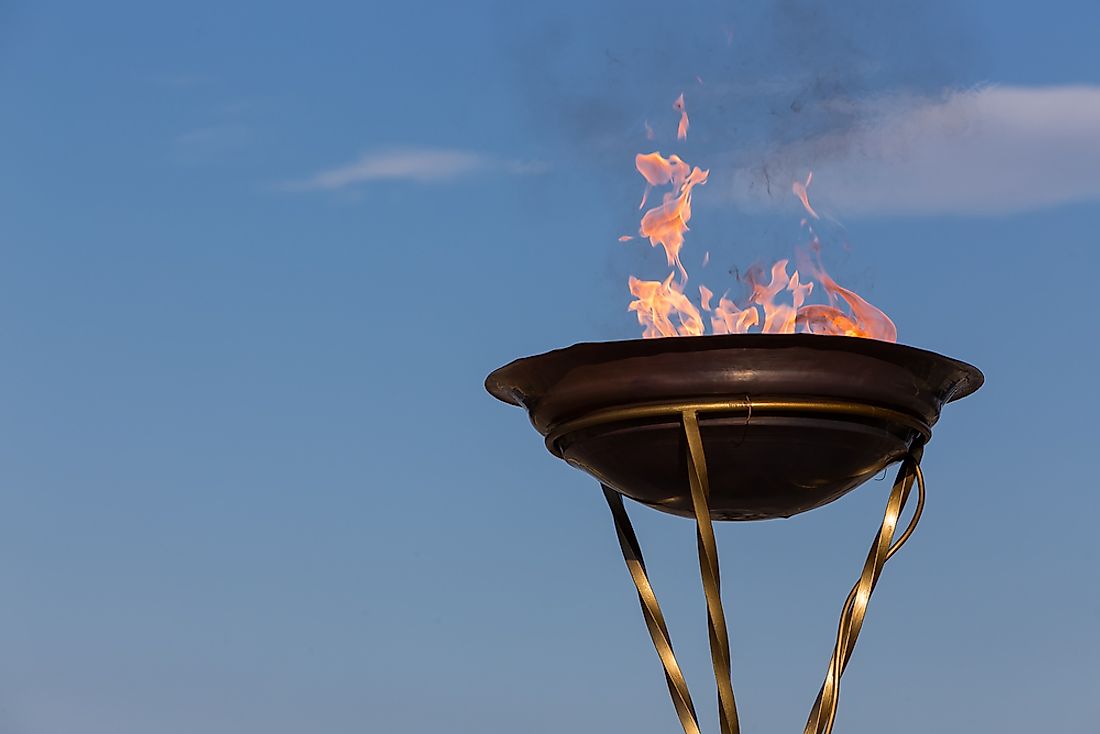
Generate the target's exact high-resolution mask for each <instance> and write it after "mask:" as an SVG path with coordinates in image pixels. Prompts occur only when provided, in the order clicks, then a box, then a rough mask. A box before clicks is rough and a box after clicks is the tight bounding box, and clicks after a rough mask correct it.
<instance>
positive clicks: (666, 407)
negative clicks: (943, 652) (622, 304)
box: [485, 334, 984, 734]
mask: <svg viewBox="0 0 1100 734" xmlns="http://www.w3.org/2000/svg"><path fill="white" fill-rule="evenodd" d="M983 379H984V378H983V376H982V373H981V372H980V371H979V370H978V369H976V368H975V367H972V366H971V365H968V364H965V363H963V362H959V361H957V360H953V359H949V358H947V357H943V356H941V355H938V354H935V353H932V352H928V351H924V350H921V349H916V348H913V347H908V346H904V345H900V344H894V343H889V342H884V341H877V340H873V339H865V338H857V337H845V336H822V335H813V334H736V335H721V336H699V337H679V338H669V339H641V340H631V341H620V342H602V343H586V344H577V345H574V346H572V347H568V348H566V349H560V350H556V351H552V352H548V353H546V354H541V355H538V356H534V357H527V358H524V359H519V360H516V361H515V362H512V363H511V364H508V365H506V366H504V367H501V368H500V369H498V370H496V371H495V372H493V373H492V374H490V375H489V377H488V379H487V380H486V383H485V385H486V388H487V389H488V391H489V392H490V393H491V394H492V395H493V396H494V397H496V398H498V399H500V400H503V401H504V402H507V403H511V404H514V405H518V406H522V407H524V408H526V409H527V411H528V413H529V414H530V418H531V421H532V423H533V424H534V426H535V428H536V429H537V430H538V431H539V433H541V434H542V435H543V436H544V437H545V439H546V446H547V448H548V449H549V451H550V452H551V453H552V454H554V455H555V456H558V457H560V458H562V459H564V460H565V461H567V462H568V463H569V464H571V465H573V466H576V467H578V468H580V469H583V470H584V471H585V472H587V473H588V474H590V475H592V476H593V477H594V478H595V479H596V480H597V481H599V482H600V484H601V486H602V488H603V492H604V496H605V498H606V500H607V502H608V505H609V507H610V509H611V513H612V517H613V520H614V522H615V527H616V531H617V534H618V538H619V544H620V547H621V549H622V551H623V556H624V558H625V560H626V563H627V567H628V570H629V571H630V574H631V577H632V579H633V581H634V583H635V586H636V588H637V591H638V595H639V599H640V602H641V606H642V612H643V615H644V617H645V620H646V625H647V628H648V629H649V632H650V635H651V637H652V639H653V643H654V645H655V647H656V648H657V652H658V655H659V657H660V659H661V663H662V666H663V667H664V672H665V677H666V682H667V683H668V688H669V692H670V693H671V695H672V700H673V704H674V706H675V708H676V713H677V716H678V718H679V720H680V723H681V725H682V726H683V728H684V731H685V733H686V734H697V732H698V731H699V725H698V720H697V716H696V712H695V708H694V704H693V702H692V700H691V696H690V694H689V692H688V689H687V685H686V683H685V681H684V676H683V674H682V671H681V670H680V667H679V664H678V663H677V661H676V658H675V655H674V654H673V650H672V644H671V641H670V639H669V635H668V630H667V627H666V625H665V622H664V617H663V615H662V613H661V609H660V606H659V604H658V603H657V599H656V596H655V595H654V593H653V590H652V587H651V586H650V583H649V579H648V577H647V575H646V571H645V563H644V560H643V558H642V554H641V549H640V547H639V545H638V541H637V538H636V536H635V534H634V531H633V528H632V527H631V524H630V519H629V517H628V515H627V513H626V509H625V506H624V504H623V497H624V496H625V497H629V498H630V499H633V500H636V501H637V502H640V503H642V504H644V505H648V506H650V507H653V508H655V509H657V510H661V511H663V512H669V513H672V514H676V515H682V516H687V517H691V518H694V520H695V521H696V524H697V529H698V539H699V563H700V571H701V575H702V581H703V588H704V593H705V596H706V601H707V615H708V626H709V631H710V642H711V656H712V658H713V663H714V672H715V677H716V680H717V688H718V704H719V705H718V712H719V722H720V727H721V730H722V734H737V733H738V732H739V724H738V720H737V710H736V704H735V701H734V696H733V687H732V681H731V675H730V653H729V638H728V633H727V630H726V622H725V616H724V613H723V610H722V601H721V595H720V592H721V589H720V582H719V570H718V552H717V546H716V545H715V541H714V531H713V521H714V520H762V519H769V518H780V517H790V516H792V515H795V514H798V513H800V512H805V511H807V510H812V509H814V508H816V507H820V506H822V505H824V504H827V503H829V502H832V501H834V500H836V499H838V498H839V497H841V496H843V495H844V494H846V493H847V492H850V491H851V490H853V489H854V488H856V487H858V486H859V485H860V484H862V483H863V482H865V481H867V479H869V478H871V477H873V476H875V475H876V474H878V473H880V472H882V471H883V470H884V469H885V468H886V467H887V466H889V465H891V464H893V463H896V462H900V468H899V470H898V474H897V478H896V479H895V481H894V483H893V485H892V487H891V491H890V496H889V498H888V500H887V507H886V512H885V515H884V518H883V522H882V524H881V525H880V527H879V530H878V532H877V534H876V536H875V538H874V541H873V543H872V546H871V549H870V552H869V553H868V556H867V560H866V562H865V563H864V567H863V570H862V572H861V574H860V577H859V580H858V581H857V582H856V584H855V585H854V586H853V588H852V590H851V593H849V595H848V598H847V600H846V601H845V603H844V605H843V607H842V611H841V618H840V624H839V627H838V631H837V639H836V644H835V646H834V649H833V654H832V657H831V659H830V661H829V666H828V670H827V672H826V676H825V680H824V683H823V684H822V686H821V689H820V691H819V693H818V696H817V699H816V700H815V702H814V704H813V706H812V708H811V712H810V716H809V719H808V721H807V724H806V728H805V734H828V733H829V732H831V731H832V728H833V725H834V722H835V718H836V712H837V701H838V697H839V692H840V679H841V675H842V674H843V672H844V668H845V666H846V665H847V663H848V660H849V658H850V657H851V654H852V650H853V648H854V646H855V642H856V639H857V638H858V636H859V631H860V629H861V627H862V624H863V619H864V615H865V613H866V609H867V603H868V601H869V599H870V596H871V592H872V591H873V590H874V587H875V584H876V582H877V581H878V578H879V576H880V574H881V573H882V568H883V566H884V564H885V563H886V561H887V560H888V559H889V558H890V556H892V555H893V553H894V552H895V551H897V549H898V548H900V547H901V545H902V544H903V543H904V542H905V541H906V540H907V539H908V538H909V535H910V534H911V533H912V531H913V528H914V527H915V526H916V523H917V521H918V520H919V519H920V514H921V511H922V509H923V506H924V477H923V474H922V473H921V469H920V460H921V456H922V453H923V449H924V445H925V444H926V443H927V442H928V440H929V439H930V438H931V427H932V425H933V424H934V423H935V422H936V421H937V419H938V418H939V415H940V410H941V409H942V407H943V406H944V404H945V403H948V402H950V401H953V400H958V399H960V398H963V397H965V396H967V395H969V394H971V393H972V392H974V391H975V390H977V389H978V388H979V387H980V386H981V384H982V382H983ZM914 485H915V486H916V488H917V503H916V508H915V510H914V512H913V513H912V516H911V518H910V520H909V522H908V524H907V526H906V527H905V529H904V530H901V531H900V532H899V529H898V521H899V518H900V516H901V513H902V510H903V509H904V507H905V505H906V503H907V501H908V500H909V498H910V495H911V493H912V489H913V487H914Z"/></svg>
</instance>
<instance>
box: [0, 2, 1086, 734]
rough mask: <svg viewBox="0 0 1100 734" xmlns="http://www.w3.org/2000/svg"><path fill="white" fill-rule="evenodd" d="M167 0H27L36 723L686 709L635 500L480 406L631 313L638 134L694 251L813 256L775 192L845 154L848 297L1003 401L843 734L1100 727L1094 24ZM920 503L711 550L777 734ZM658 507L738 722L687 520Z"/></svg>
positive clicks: (737, 649) (3, 319)
mask: <svg viewBox="0 0 1100 734" xmlns="http://www.w3.org/2000/svg"><path fill="white" fill-rule="evenodd" d="M155 5H156V4H149V3H137V2H128V3H127V2H107V3H98V4H94V5H91V4H86V3H73V2H49V1H48V0H43V1H42V2H35V3H18V2H16V3H9V4H5V5H3V6H0V88H2V89H3V93H4V105H3V107H4V110H5V113H4V114H3V115H0V160H2V161H3V166H2V167H0V201H2V202H3V206H2V210H0V211H2V216H0V252H2V253H3V259H2V261H0V335H2V339H3V341H2V343H3V355H4V358H3V359H2V360H0V380H2V384H3V385H5V386H6V388H5V389H3V390H0V416H2V419H0V466H3V468H4V471H3V474H2V475H0V476H2V478H3V482H2V485H0V486H2V490H0V502H2V508H3V511H2V512H0V558H2V559H3V560H2V561H0V584H2V588H3V590H4V594H3V597H4V602H3V604H0V731H2V732H5V733H7V732H12V733H14V734H68V733H69V732H84V733H87V734H99V733H100V732H102V733H104V734H106V733H108V732H109V733H110V734H129V733H131V732H132V733H134V734H138V733H140V734H149V733H150V732H157V733H158V734H159V733H164V734H170V733H175V732H181V733H182V732H188V733H190V732H195V731H202V732H205V733H207V734H220V733H222V732H226V733H228V732H242V731H264V732H268V733H269V734H283V733H286V734H291V733H298V732H307V731H308V732H325V733H327V734H337V733H340V732H363V731H368V732H409V733H412V734H416V733H418V732H429V731H438V730H440V729H443V728H446V729H447V730H449V731H454V732H470V733H471V734H473V733H475V732H476V733H477V734H493V733H497V732H499V733H501V734H504V733H505V732H507V733H509V734H511V733H512V732H532V733H535V734H538V733H542V732H546V733H549V732H560V731H580V732H595V731H633V732H638V733H639V734H648V733H649V732H653V733H654V734H656V733H657V732H668V731H675V729H676V726H677V724H676V721H675V717H674V713H673V710H672V706H671V704H670V703H669V701H668V700H667V696H666V693H665V690H664V685H663V682H662V680H661V675H660V669H659V666H658V663H657V661H656V659H655V656H654V654H653V652H652V650H651V648H650V646H649V643H648V640H647V639H646V634H645V629H644V626H643V623H642V620H641V617H640V614H639V612H638V609H637V604H636V600H635V598H634V594H633V592H632V590H631V587H630V584H629V581H628V578H627V576H626V573H625V571H624V569H623V568H622V560H621V558H620V557H619V556H618V550H617V548H616V546H615V539H614V535H613V532H612V529H611V526H610V520H609V518H608V517H607V511H606V508H605V507H603V506H602V502H603V500H602V498H601V497H600V496H599V492H598V490H597V487H596V486H595V485H594V483H593V482H592V481H591V480H589V479H587V478H586V477H584V476H582V475H580V474H579V473H577V472H575V471H573V470H571V469H569V468H568V467H567V466H565V465H564V464H562V463H560V462H558V461H556V460H554V459H552V458H551V457H550V456H548V455H547V454H546V453H545V451H544V449H543V448H542V445H541V442H540V440H539V439H538V437H537V436H536V435H535V433H534V432H533V431H532V430H531V429H530V426H529V425H528V423H527V421H526V419H525V418H524V417H523V416H522V415H521V414H520V413H519V412H518V411H516V410H514V409H510V408H508V407H506V406H503V405H500V404H497V403H495V402H494V401H492V400H491V399H490V398H489V397H488V396H487V395H486V394H485V393H484V391H483V390H482V387H481V382H482V380H483V379H484V376H485V375H486V374H487V373H488V372H489V371H490V370H491V369H493V368H495V367H497V366H499V365H500V364H503V363H504V362H507V361H509V360H511V359H513V358H515V357H517V356H522V355H526V354H531V353H535V352H540V351H544V350H546V349H550V348H554V347H559V346H564V345H568V344H570V343H573V342H577V341H584V340H593V339H613V338H630V337H634V336H636V335H637V334H638V333H639V329H638V326H637V324H636V323H633V322H632V320H631V315H630V314H628V313H627V312H626V304H627V300H628V298H627V294H626V287H625V282H626V277H627V275H628V274H629V273H631V272H637V273H640V274H644V275H647V276H650V277H656V276H663V275H664V272H661V271H662V268H663V263H662V260H661V256H660V255H659V253H654V252H652V251H650V250H649V248H648V247H646V246H644V245H640V244H638V243H637V242H635V243H633V245H632V246H623V245H620V244H619V243H618V242H616V237H617V236H618V235H620V234H622V233H624V232H627V231H630V230H631V229H633V228H634V227H636V225H637V216H638V214H637V210H636V206H637V197H638V196H639V194H640V193H641V189H642V186H641V183H642V181H641V178H640V177H639V176H638V175H637V174H636V173H635V172H634V171H633V170H632V161H633V154H634V153H635V152H638V151H640V150H643V149H645V148H646V146H648V145H651V144H650V143H648V142H647V141H646V140H645V139H644V134H643V131H644V123H645V122H646V121H647V120H648V121H650V122H651V123H652V124H654V126H655V127H657V128H658V133H659V135H663V137H659V138H658V140H656V141H654V143H653V144H652V145H653V146H654V147H657V148H658V149H660V150H662V152H665V153H666V154H667V153H670V152H679V153H680V154H681V155H683V156H684V157H685V158H686V159H687V160H689V161H692V162H693V163H698V164H699V165H703V166H707V167H709V168H710V169H711V171H712V173H711V176H712V178H711V181H710V182H708V184H707V185H706V186H705V187H700V188H699V189H698V191H697V193H696V197H695V218H694V219H693V221H692V232H691V235H690V239H689V244H688V248H689V250H690V253H691V255H690V256H691V257H693V258H696V259H697V258H699V257H701V253H702V251H703V250H704V249H708V250H709V251H711V252H712V262H713V263H714V264H713V265H712V267H716V265H717V264H721V265H722V267H723V268H731V267H740V266H745V265H749V264H752V263H753V262H757V261H761V260H765V261H766V260H770V259H774V258H776V257H781V256H785V255H787V254H789V252H790V248H791V245H793V244H795V243H797V242H798V241H799V240H800V238H801V236H802V235H801V231H800V228H799V224H798V219H799V211H800V210H799V204H798V202H797V201H796V200H795V199H794V198H793V197H791V196H789V195H788V192H789V188H784V190H783V192H782V193H783V196H774V197H769V196H761V195H760V194H759V186H756V187H753V186H752V184H753V182H754V181H758V178H757V177H758V174H759V171H760V168H761V166H765V165H767V166H771V167H772V168H769V170H772V171H778V172H779V174H778V175H779V177H780V178H782V177H784V176H788V175H789V174H790V173H791V172H792V171H794V169H799V170H800V171H801V168H800V167H802V166H807V167H813V168H814V170H815V179H814V184H813V188H812V189H811V193H812V194H813V195H814V197H815V203H816V202H820V207H821V209H822V210H823V211H824V212H827V213H828V215H829V216H830V217H833V218H834V219H835V220H837V222H838V223H837V224H835V225H834V226H833V227H832V228H831V229H830V236H831V238H832V240H831V241H832V242H833V243H834V245H835V246H834V247H832V248H831V249H830V250H829V251H828V252H827V256H828V257H829V258H830V259H829V266H830V269H831V271H832V273H833V275H834V276H836V277H837V279H838V280H839V281H840V282H841V283H844V284H850V285H851V286H853V287H854V288H856V289H857V290H858V291H859V292H860V293H862V294H863V295H865V296H866V297H868V298H869V299H870V300H871V301H872V302H874V303H875V304H876V305H878V306H880V307H882V308H883V309H884V310H885V311H886V312H887V313H889V314H890V316H891V317H892V318H893V319H894V321H895V322H896V323H897V325H898V330H899V335H900V340H901V341H903V342H905V343H909V344H914V345H917V346H921V347H925V348H930V349H934V350H937V351H941V352H944V353H947V354H950V355H951V356H956V357H959V358H962V359H966V360H967V361H971V362H973V363H975V364H977V365H979V366H980V367H981V368H983V370H984V371H985V372H986V375H987V378H988V383H987V385H986V387H985V388H983V390H982V391H981V392H980V393H978V394H977V395H975V396H974V397H972V398H969V399H968V400H966V401H965V402H963V403H960V404H958V405H955V406H951V407H950V408H949V409H948V410H947V411H946V412H945V416H944V420H943V421H942V423H941V424H940V425H939V426H938V427H937V429H936V436H935V438H934V440H933V442H932V443H931V445H930V446H929V448H928V452H927V457H926V461H925V467H926V473H927V476H928V481H929V490H930V497H929V504H928V509H927V512H926V515H925V518H924V520H923V521H922V524H921V527H920V528H919V530H918V533H917V535H916V536H915V537H914V539H913V540H912V541H911V543H910V544H909V545H908V546H907V547H906V549H905V551H904V552H903V553H902V554H900V555H899V556H897V557H896V558H895V559H894V560H893V561H891V564H890V565H889V566H888V567H887V569H886V573H885V575H884V578H883V581H882V582H881V584H880V587H879V589H878V591H877V593H876V596H875V598H874V599H873V601H872V604H871V609H870V615H869V621H868V623H867V626H866V627H865V630H864V632H863V635H862V637H861V640H860V645H859V648H858V649H857V652H856V655H855V658H854V659H853V662H852V665H851V667H850V668H849V672H848V673H847V674H846V675H845V678H844V695H843V697H842V700H841V712H840V719H839V722H838V727H839V729H838V731H844V732H877V731H881V729H882V723H883V722H884V721H889V722H890V726H891V728H892V730H893V731H895V732H899V733H901V734H904V733H907V732H913V733H915V732H925V731H944V732H971V731H997V732H1002V733H1005V734H1016V733H1017V732H1018V733H1020V734H1023V733H1024V732H1034V731H1056V732H1086V731H1090V730H1091V727H1093V726H1094V725H1095V724H1094V722H1095V721H1096V720H1097V717H1098V716H1100V704H1098V702H1097V699H1096V697H1095V695H1094V692H1095V690H1096V687H1097V684H1098V683H1100V632H1098V630H1100V624H1098V623H1100V591H1098V589H1100V585H1098V584H1097V583H1096V582H1095V580H1096V575H1097V574H1096V568H1097V563H1098V561H1100V558H1098V552H1097V543H1096V541H1095V538H1094V535H1093V528H1094V525H1095V522H1094V520H1093V518H1094V517H1095V515H1096V513H1097V511H1098V510H1100V499H1098V497H1097V494H1096V492H1095V491H1093V490H1094V485H1095V480H1094V479H1092V478H1091V477H1092V476H1093V473H1092V471H1091V466H1090V463H1089V462H1090V458H1091V452H1092V451H1093V450H1094V446H1095V442H1096V437H1097V436H1096V427H1095V421H1094V419H1093V416H1095V415H1096V413H1097V411H1098V410H1100V398H1098V397H1097V393H1096V390H1095V378H1094V375H1095V373H1096V364H1097V361H1098V358H1100V351H1098V347H1097V340H1096V339H1095V336H1096V326H1095V321H1096V319H1095V317H1094V315H1093V313H1094V309H1095V307H1096V306H1095V299H1094V297H1093V290H1094V289H1093V285H1092V280H1093V277H1094V273H1095V272H1096V271H1097V269H1098V266H1100V255H1098V254H1097V253H1098V248H1097V244H1098V243H1097V234H1096V232H1097V228H1096V215H1097V213H1098V211H1100V209H1098V203H1100V184H1098V183H1097V182H1098V181H1100V178H1097V177H1096V175H1095V171H1097V170H1100V168H1098V166H1097V165H1094V164H1098V163H1100V132H1097V131H1100V104H1098V103H1097V99H1098V98H1100V51H1098V50H1097V47H1096V43H1095V37H1094V36H1095V29H1096V27H1097V24H1098V23H1100V6H1097V5H1096V4H1095V3H1088V2H1083V1H1080V0H1078V1H1077V2H1068V1H1067V2H1047V3H1043V4H1041V5H1035V4H1026V3H994V2H988V1H987V2H946V1H945V0H944V1H941V2H932V3H925V4H923V5H922V8H921V9H920V10H912V9H910V10H903V9H897V8H891V9H885V8H880V7H879V4H877V3H872V2H870V0H859V1H858V2H832V3H815V2H808V1H807V0H798V1H794V0H790V1H787V2H777V3H770V4H756V5H751V6H750V5H748V4H745V5H741V4H737V3H722V4H718V3H685V4H684V5H683V8H682V9H681V8H675V7H674V6H672V5H669V4H658V3H642V4H638V3H624V2H610V3H602V4H600V5H599V7H593V6H591V4H588V3H578V2H572V1H570V2H565V3H559V4H555V5H552V6H540V7H535V6H531V7H527V6H526V4H519V5H517V4H508V3H502V2H480V1H476V0H475V2H470V3H462V4H451V3H446V4H445V3H438V2H435V3H429V2H404V3H390V4H381V3H367V4H364V3H314V4H312V5H310V6H309V8H305V7H303V6H300V5H297V4H289V3H246V2H239V3H233V4H231V5H232V7H228V8H227V7H225V6H226V5H227V4H226V3H212V2H192V3H188V4H186V5H179V6H177V7H174V8H167V7H156V6H155ZM697 76H698V77H700V78H702V80H703V81H702V84H700V83H699V82H698V81H697V80H696V77H697ZM681 91H685V93H686V98H687V103H688V108H689V111H690V112H691V114H692V130H691V134H690V136H689V139H688V141H687V142H686V143H684V144H682V145H680V144H677V143H676V141H675V140H674V138H673V136H671V135H670V134H669V131H671V130H672V129H673V126H674V124H675V114H674V113H673V112H672V111H671V102H672V100H673V99H675V97H676V95H677V94H679V93H680V92H681ZM796 108H797V109H796ZM662 126H663V127H662ZM895 133H897V134H895ZM429 164H430V165H429ZM786 186H789V182H788V183H785V184H784V187H786ZM841 244H845V245H846V246H845V247H841V246H839V245H841ZM686 252H687V251H686ZM715 272H719V271H715ZM713 287H715V288H718V287H720V285H718V284H714V286H713ZM886 492H887V484H886V483H885V482H871V483H868V484H867V485H866V486H865V487H863V488H861V489H860V490H858V491H856V492H854V493H853V494H852V495H850V496H849V497H847V498H845V499H844V500H843V501H842V502H838V503H835V504H834V505H831V506H829V507H827V508H824V509H822V510H819V511H817V512H814V513H810V514H808V515H806V516H800V517H798V518H795V519H792V520H789V521H783V522H768V523H762V524H747V525H740V524H739V525H729V526H723V527H721V528H719V533H718V539H719V547H720V551H721V554H722V561H723V581H724V593H725V596H726V603H727V608H728V615H729V621H730V626H731V635H732V639H733V658H734V677H735V680H734V683H735V689H736V691H737V693H738V703H739V708H740V709H741V711H742V717H743V724H744V726H745V729H746V730H747V731H760V732H764V731H798V730H799V728H800V727H801V726H802V724H803V723H804V720H805V715H806V713H807V712H808V710H809V706H810V704H811V703H812V700H813V695H814V693H815V692H816V689H817V686H818V685H819V684H820V680H821V678H822V676H823V674H824V670H825V664H826V661H827V658H828V654H829V648H830V645H831V640H832V635H833V634H834V631H835V620H836V616H837V614H838V612H839V607H840V603H841V602H842V601H843V598H844V595H845V593H846V591H847V589H848V587H849V585H850V583H851V582H852V580H853V579H854V578H855V576H856V574H857V572H858V568H859V565H860V563H861V562H862V557H863V555H864V553H865V552H866V547H867V545H868V543H869V542H870V539H871V535H872V532H873V530H874V527H875V525H876V523H877V522H878V517H879V515H880V513H881V510H882V507H883V504H884V502H885V496H886ZM632 509H633V510H634V512H633V516H634V517H635V518H636V522H637V525H638V530H639V535H640V536H641V540H642V543H643V545H644V547H645V548H646V549H647V552H648V555H647V561H648V562H649V565H650V568H651V572H652V575H653V577H654V583H655V585H656V588H657V591H658V594H659V595H660V597H661V599H662V602H663V604H664V605H665V607H666V611H667V613H668V616H669V619H670V625H671V627H672V632H673V636H674V639H675V641H676V645H677V650H678V651H679V653H680V655H681V657H682V659H683V660H682V662H683V663H684V665H685V668H686V671H687V675H688V678H689V682H690V683H692V684H693V688H694V690H695V696H696V699H697V704H698V706H699V708H700V710H701V712H702V716H703V719H704V722H703V723H704V725H705V727H706V728H707V730H714V729H715V724H716V722H715V717H714V714H713V704H712V703H711V699H710V698H709V696H710V695H711V690H712V688H711V684H710V682H709V681H708V677H707V672H708V670H709V661H708V659H707V654H708V653H707V643H706V633H705V630H704V616H703V609H704V607H703V600H702V595H701V593H700V590H699V588H698V586H699V582H698V578H697V574H696V571H695V565H694V563H695V561H694V558H693V553H694V540H693V538H692V535H693V531H692V527H691V524H690V523H688V522H686V521H682V520H679V519H676V518H669V517H662V516H657V515H656V514H655V513H649V512H643V511H641V510H640V509H638V508H632Z"/></svg>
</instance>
